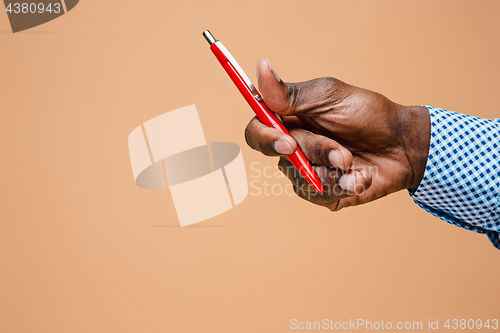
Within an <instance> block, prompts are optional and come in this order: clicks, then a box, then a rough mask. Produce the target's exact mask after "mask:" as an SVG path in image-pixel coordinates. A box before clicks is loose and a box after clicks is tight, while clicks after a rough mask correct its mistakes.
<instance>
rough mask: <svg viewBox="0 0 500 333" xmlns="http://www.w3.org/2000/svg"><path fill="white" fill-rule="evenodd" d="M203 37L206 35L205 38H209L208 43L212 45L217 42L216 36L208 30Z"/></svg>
mask: <svg viewBox="0 0 500 333" xmlns="http://www.w3.org/2000/svg"><path fill="white" fill-rule="evenodd" d="M203 37H205V39H206V40H207V42H208V44H210V45H212V44H213V43H215V42H216V40H215V38H214V36H213V35H212V34H211V33H210V31H208V30H205V31H203Z"/></svg>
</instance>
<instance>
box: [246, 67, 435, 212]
mask: <svg viewBox="0 0 500 333" xmlns="http://www.w3.org/2000/svg"><path fill="white" fill-rule="evenodd" d="M256 74H257V81H258V86H259V90H260V92H261V94H262V97H263V99H264V101H265V102H266V104H267V106H268V107H269V108H270V109H271V110H272V111H274V112H275V113H276V114H278V115H280V116H282V118H283V122H284V124H285V126H286V127H287V128H288V129H289V131H290V134H291V135H292V137H293V138H292V137H290V136H288V135H286V134H284V133H282V132H281V131H279V130H277V129H273V128H269V127H267V126H266V125H264V124H262V123H261V122H260V121H259V120H258V119H257V118H256V117H255V118H253V119H252V120H251V121H250V123H249V124H248V126H247V128H246V131H245V138H246V141H247V143H248V145H249V146H250V147H252V148H253V149H256V150H258V151H260V152H262V153H263V154H265V155H268V156H280V155H281V156H282V157H281V158H280V162H279V166H280V169H281V170H282V171H283V172H284V173H285V174H286V175H287V177H288V178H289V179H290V180H291V182H292V184H293V185H294V189H295V192H296V193H297V194H298V195H299V196H300V197H302V198H304V199H306V200H309V201H311V202H313V203H315V204H318V205H322V206H326V207H328V208H329V209H330V210H332V211H338V210H340V209H342V208H344V207H349V206H354V205H359V204H363V203H366V202H369V201H372V200H375V199H378V198H380V197H383V196H385V195H387V194H390V193H393V192H396V191H399V190H402V189H406V188H416V187H418V185H419V184H420V181H421V179H422V177H423V174H424V171H425V165H426V162H427V154H428V149H429V144H430V119H429V112H428V111H427V109H426V108H425V107H421V106H411V107H409V106H403V105H399V104H396V103H394V102H391V101H390V100H389V99H387V98H386V97H384V96H382V95H380V94H378V93H375V92H372V91H369V90H365V89H361V88H357V87H354V86H351V85H349V84H347V83H344V82H342V81H339V80H337V79H334V78H330V77H326V78H320V79H314V80H311V81H307V82H301V83H285V82H283V81H282V80H281V79H280V78H279V77H278V75H277V74H276V71H274V70H273V68H272V67H271V64H270V63H269V61H268V60H267V59H261V60H259V62H258V63H257V71H256ZM297 145H298V146H300V148H301V149H302V151H303V152H304V154H305V156H306V157H307V158H308V159H309V161H310V162H311V164H313V165H314V170H315V171H316V173H317V174H318V176H319V178H320V179H321V181H322V183H323V186H324V188H325V192H324V193H323V194H321V195H320V194H318V193H317V192H315V191H314V189H313V188H312V187H311V186H310V185H309V184H307V182H306V181H305V179H303V178H302V177H301V176H300V174H299V173H298V172H297V171H296V170H295V169H294V168H293V166H292V164H291V163H290V162H289V161H288V160H287V159H286V158H284V157H283V155H289V154H291V153H293V152H294V151H295V150H296V149H297Z"/></svg>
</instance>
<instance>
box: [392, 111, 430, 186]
mask: <svg viewBox="0 0 500 333" xmlns="http://www.w3.org/2000/svg"><path fill="white" fill-rule="evenodd" d="M399 118H400V125H401V130H402V145H403V149H404V152H405V155H406V157H407V158H408V170H407V177H406V182H405V188H407V189H408V188H417V187H418V186H419V185H420V182H421V181H422V178H423V177H424V173H425V166H426V164H427V158H428V155H429V146H430V140H431V122H430V116H429V111H428V110H427V108H425V107H423V106H400V112H399Z"/></svg>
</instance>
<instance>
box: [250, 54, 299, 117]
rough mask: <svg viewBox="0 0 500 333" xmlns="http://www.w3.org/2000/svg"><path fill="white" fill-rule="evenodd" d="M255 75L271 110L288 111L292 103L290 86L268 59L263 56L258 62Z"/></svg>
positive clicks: (280, 112) (281, 112) (277, 111)
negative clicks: (289, 99)
mask: <svg viewBox="0 0 500 333" xmlns="http://www.w3.org/2000/svg"><path fill="white" fill-rule="evenodd" d="M255 76H256V77H257V84H258V86H259V90H260V93H261V94H262V98H264V102H266V105H267V106H268V107H269V109H271V111H274V112H276V113H279V114H283V111H286V110H287V109H288V108H289V105H290V104H289V102H288V88H287V86H286V84H285V82H283V81H282V80H281V79H280V77H279V76H278V73H276V71H275V70H274V68H273V67H272V65H271V62H270V61H269V60H268V59H266V58H262V59H260V60H259V61H258V62H257V68H256V69H255Z"/></svg>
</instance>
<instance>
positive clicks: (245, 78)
mask: <svg viewBox="0 0 500 333" xmlns="http://www.w3.org/2000/svg"><path fill="white" fill-rule="evenodd" d="M215 45H216V46H217V47H218V48H219V50H220V51H221V52H222V53H223V54H224V56H225V57H226V58H227V60H228V61H229V62H230V63H231V65H233V67H234V69H235V70H236V72H237V73H238V75H239V76H240V77H241V78H242V79H243V81H245V83H246V85H247V86H248V88H249V89H250V91H251V92H252V95H253V97H254V98H255V99H257V100H261V99H262V97H261V96H260V94H259V93H258V92H257V89H255V86H254V85H253V83H252V81H250V79H249V78H248V76H247V75H246V74H245V72H244V71H243V69H242V68H241V67H240V65H239V64H238V62H237V61H236V59H234V57H233V56H232V55H231V53H229V51H228V50H227V49H226V47H225V46H224V45H223V44H222V43H221V42H220V41H216V42H215Z"/></svg>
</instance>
